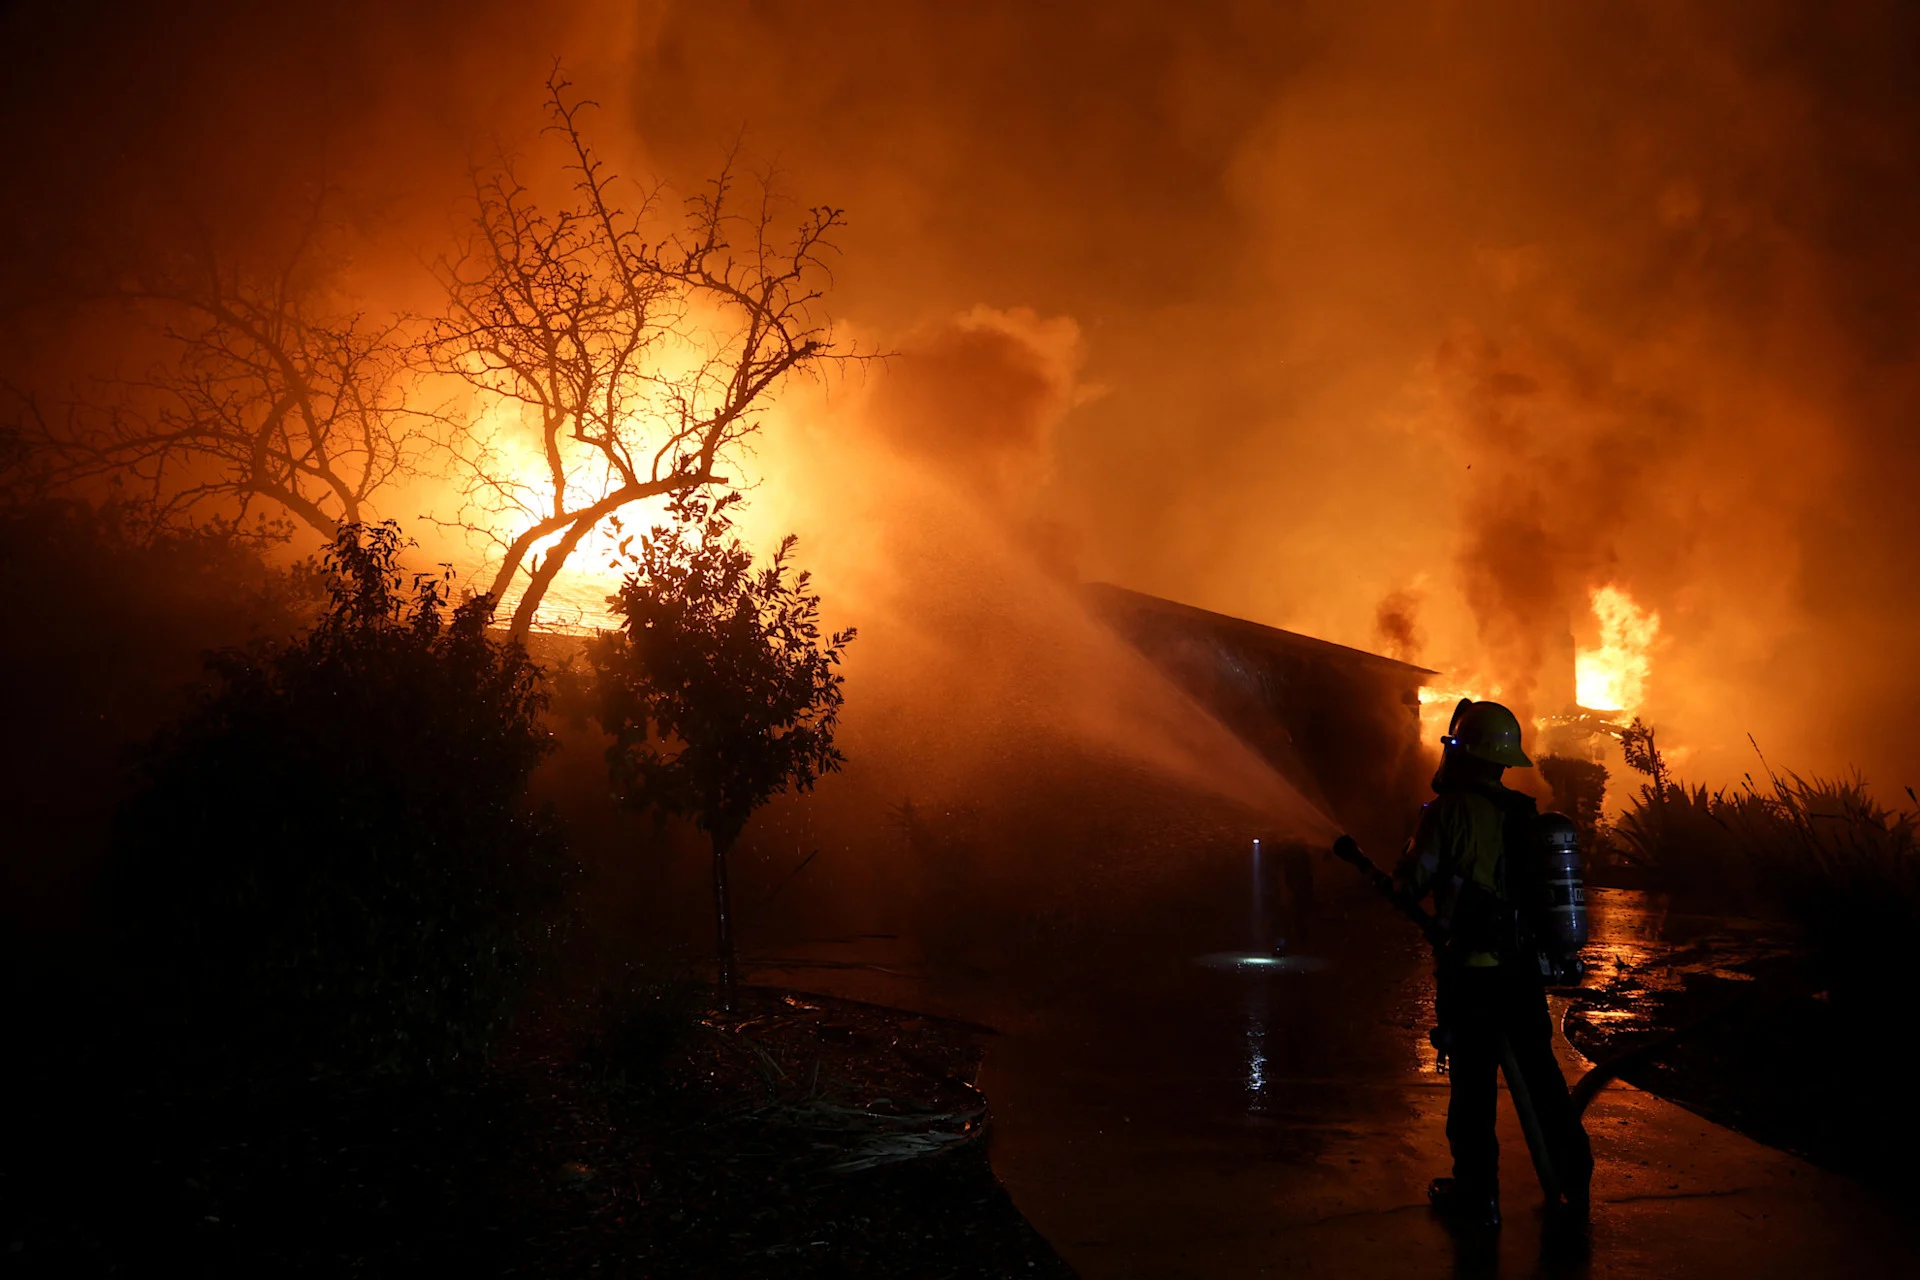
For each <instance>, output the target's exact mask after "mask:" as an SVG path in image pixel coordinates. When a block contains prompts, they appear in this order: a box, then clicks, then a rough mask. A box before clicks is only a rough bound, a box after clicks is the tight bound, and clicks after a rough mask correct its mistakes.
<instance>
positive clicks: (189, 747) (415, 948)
mask: <svg viewBox="0 0 1920 1280" xmlns="http://www.w3.org/2000/svg"><path fill="white" fill-rule="evenodd" d="M399 546H400V540H399V534H398V531H397V530H396V528H395V527H394V526H393V525H391V524H387V525H381V526H376V527H372V528H365V527H358V526H354V527H348V528H346V529H343V530H342V532H341V533H340V535H339V536H338V537H337V538H336V539H335V541H334V543H333V546H332V548H331V550H330V551H329V552H328V553H327V555H326V557H325V561H324V569H325V573H326V581H327V587H328V591H329V594H330V603H329V605H328V607H327V609H326V611H325V613H324V615H323V616H322V617H321V618H320V620H319V621H318V623H317V624H316V625H315V626H314V627H313V628H312V629H311V630H310V631H309V632H308V633H307V634H305V635H304V636H302V637H301V638H299V639H297V640H295V641H293V642H291V643H279V644H275V643H263V644H256V645H254V646H252V647H250V648H245V649H229V650H226V651H223V652H220V653H217V654H214V655H212V656H211V657H210V659H209V664H210V667H211V670H212V673H213V675H214V676H215V677H216V680H215V684H214V686H213V688H212V689H211V690H210V691H208V692H206V693H205V694H203V695H202V696H201V697H200V698H199V699H198V700H197V701H196V703H195V704H194V706H193V707H192V709H191V710H190V711H189V712H188V714H187V715H186V716H185V717H184V719H182V720H181V721H180V722H179V723H178V724H177V725H175V726H173V727H172V728H171V729H169V730H168V731H167V732H165V733H164V734H163V735H162V736H161V737H160V738H158V739H157V740H156V741H155V742H154V743H153V744H152V745H151V746H150V747H149V749H148V751H147V753H146V755H145V758H144V761H143V768H142V771H143V774H144V778H145V781H146V787H145V789H144V792H143V793H142V794H141V795H140V796H139V797H138V798H137V800H136V801H135V802H134V803H133V804H132V806H131V807H130V808H129V811H128V812H127V813H126V815H125V823H124V831H125V846H126V847H125V858H124V865H123V868H122V873H123V874H122V876H121V877H120V884H119V887H120V889H121V893H120V895H119V897H118V903H119V906H120V911H121V914H122V920H121V924H122V936H123V938H125V939H126V940H127V941H128V942H129V943H130V944H131V946H132V948H133V951H132V958H133V959H134V960H135V961H136V962H137V963H138V964H140V965H141V966H142V967H148V968H151V969H152V970H153V971H154V972H155V973H156V975H157V978H158V984H159V989H158V990H157V991H156V992H155V995H156V997H157V999H158V1000H159V1001H160V1002H161V1004H162V1005H163V1007H170V1008H176V1009H177V1011H178V1013H179V1014H180V1015H181V1016H182V1017H183V1018H184V1019H185V1020H186V1021H187V1023H188V1024H189V1025H191V1026H193V1027H195V1028H196V1029H198V1030H199V1031H201V1032H204V1033H205V1034H206V1035H208V1036H210V1037H211V1038H212V1039H213V1040H214V1041H217V1042H232V1043H234V1044H236V1045H237V1046H238V1047H240V1048H241V1049H242V1050H243V1051H245V1052H248V1053H250V1054H256V1055H262V1056H265V1057H274V1056H276V1055H281V1054H285V1055H288V1056H289V1057H291V1058H292V1059H293V1060H295V1061H298V1062H302V1063H322V1064H326V1065H327V1066H329V1067H333V1068H339V1069H344V1070H365V1069H414V1068H421V1067H433V1066H437V1065H440V1064H443V1063H445V1062H447V1061H449V1060H451V1059H453V1058H455V1057H457V1056H459V1055H462V1054H471V1053H473V1052H475V1051H477V1050H481V1049H482V1048H484V1046H485V1044H486V1043H487V1040H488V1038H489V1036H490V1034H491V1033H492V1032H493V1031H494V1030H495V1029H496V1028H497V1026H498V1025H499V1024H500V1022H501V1020H502V1018H503V1016H504V1014H505V1011H506V1005H507V1001H508V998H509V997H510V996H511V994H512V992H513V990H514V988H515V985H516V983H517V982H518V980H519V979H521V978H522V977H523V976H524V975H525V973H526V971H527V967H528V964H529V962H530V960H531V959H532V958H533V957H534V955H535V954H536V952H537V951H538V949H539V948H540V946H541V944H542V941H543V938H544V937H545V935H546V934H547V933H548V932H549V930H550V928H551V923H550V921H551V912H552V909H553V908H554V907H555V905H556V903H557V901H558V888H559V884H560V878H561V875H562V865H563V864H562V858H561V846H560V842H559V838H558V833H557V829H556V827H555V825H554V823H553V820H552V819H551V817H550V816H549V815H547V814H544V813H537V812H535V811H533V810H532V809H531V807H530V805H529V802H528V800H527V781H528V777H529V775H530V774H531V772H532V770H533V768H534V766H535V765H536V764H537V763H538V762H539V760H540V759H541V757H542V756H543V755H544V754H545V753H546V751H547V750H548V738H547V734H546V732H545V730H544V728H543V727H542V726H541V723H540V718H539V717H540V712H541V708H542V706H543V701H544V698H543V695H542V694H541V692H540V691H539V689H538V686H537V674H538V673H537V669H536V668H535V667H534V666H533V665H532V664H531V663H530V662H529V661H528V660H527V658H526V655H525V653H524V652H523V651H522V650H521V648H520V647H519V646H518V645H517V644H512V643H503V642H501V641H498V640H496V639H494V638H493V637H491V636H490V635H488V633H487V631H486V627H487V622H488V615H489V611H490V602H489V601H487V600H486V599H485V598H484V597H483V598H479V599H475V600H472V601H469V602H468V603H465V604H463V605H461V606H460V607H459V608H457V609H454V610H452V611H451V615H450V616H449V613H448V610H447V607H446V591H447V584H446V582H445V580H444V579H442V578H439V577H434V576H431V575H415V576H414V577H413V579H412V582H411V584H410V585H409V584H407V583H406V581H405V575H403V574H402V572H401V570H400V569H399V567H398V564H397V556H398V552H399Z"/></svg>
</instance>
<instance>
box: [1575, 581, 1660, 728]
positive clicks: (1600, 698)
mask: <svg viewBox="0 0 1920 1280" xmlns="http://www.w3.org/2000/svg"><path fill="white" fill-rule="evenodd" d="M1593 616H1594V617H1595V618H1597V619H1599V621H1600V647H1599V648H1597V649H1582V650H1580V651H1579V652H1578V653H1576V654H1575V655H1574V686H1575V689H1576V690H1577V692H1578V697H1579V700H1580V705H1581V706H1583V707H1587V708H1589V709H1591V710H1594V711H1633V710H1636V709H1638V707H1639V706H1640V703H1641V701H1642V699H1644V698H1645V696H1646V689H1647V676H1648V674H1649V673H1650V671H1651V670H1652V665H1653V664H1652V659H1651V658H1650V657H1649V652H1650V651H1651V649H1652V648H1653V642H1654V640H1655V638H1657V637H1658V636H1659V634H1660V615H1659V614H1657V613H1653V612H1650V611H1648V610H1645V609H1642V608H1641V607H1640V606H1639V605H1637V604H1635V603H1634V602H1633V597H1632V596H1630V595H1628V594H1627V593H1626V592H1624V591H1622V590H1621V589H1620V588H1619V587H1616V586H1611V585H1609V586H1605V587H1600V588H1597V589H1596V590H1595V591H1594V593H1593Z"/></svg>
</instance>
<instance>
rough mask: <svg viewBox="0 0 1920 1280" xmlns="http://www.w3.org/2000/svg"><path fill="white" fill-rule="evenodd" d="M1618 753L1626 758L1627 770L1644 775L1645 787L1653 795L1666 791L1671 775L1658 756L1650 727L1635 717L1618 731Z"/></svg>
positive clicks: (1664, 761)
mask: <svg viewBox="0 0 1920 1280" xmlns="http://www.w3.org/2000/svg"><path fill="white" fill-rule="evenodd" d="M1620 751H1621V754H1622V755H1624V756H1625V757H1626V761H1627V768H1629V769H1632V770H1633V771H1634V772H1635V773H1643V774H1645V775H1646V776H1647V782H1646V784H1645V785H1646V786H1648V787H1651V788H1652V789H1653V791H1654V793H1655V794H1659V793H1661V792H1664V791H1665V790H1666V789H1667V786H1668V784H1669V782H1671V780H1672V775H1671V774H1670V773H1669V772H1668V771H1667V758H1666V757H1665V756H1663V755H1661V754H1660V745H1659V743H1657V742H1656V741H1655V740H1654V729H1653V726H1652V725H1650V724H1648V723H1647V722H1646V721H1645V720H1642V719H1641V718H1640V717H1639V716H1635V717H1634V718H1633V723H1632V724H1630V725H1628V726H1627V727H1626V728H1624V729H1622V730H1621V731H1620Z"/></svg>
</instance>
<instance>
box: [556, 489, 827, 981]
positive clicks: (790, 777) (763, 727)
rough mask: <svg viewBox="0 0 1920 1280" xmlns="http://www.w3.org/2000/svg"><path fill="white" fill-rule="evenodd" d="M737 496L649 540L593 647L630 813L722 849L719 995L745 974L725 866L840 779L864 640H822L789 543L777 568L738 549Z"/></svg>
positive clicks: (677, 519)
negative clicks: (676, 824)
mask: <svg viewBox="0 0 1920 1280" xmlns="http://www.w3.org/2000/svg"><path fill="white" fill-rule="evenodd" d="M739 501H740V495H739V494H738V493H728V494H726V495H724V496H722V497H720V498H718V499H708V498H705V497H702V496H699V495H697V494H683V495H680V496H679V497H677V498H676V499H675V500H674V501H673V503H672V505H671V506H670V508H669V514H670V516H671V517H672V522H671V523H669V524H662V525H658V526H655V528H654V529H653V530H652V532H651V533H650V534H649V535H647V536H646V537H643V538H642V539H640V544H639V550H638V551H637V552H635V553H632V554H633V570H632V572H631V573H629V574H628V575H627V578H626V581H625V582H624V583H623V584H622V585H621V588H620V593H619V595H618V596H616V597H615V598H614V606H615V609H616V611H617V612H618V613H619V614H620V615H621V618H622V624H621V628H620V630H618V631H616V632H613V633H611V634H610V635H607V636H605V637H603V638H602V639H601V640H600V641H599V642H598V643H597V644H596V645H595V646H594V648H593V651H592V661H593V666H594V670H595V673H596V675H597V677H598V682H599V685H600V690H601V707H600V721H601V725H602V726H603V727H604V728H605V729H606V730H607V732H608V733H610V734H612V735H613V737H614V743H613V745H612V746H611V747H609V748H608V749H607V763H608V767H609V771H610V773H611V776H612V778H613V782H614V785H615V786H616V787H617V788H618V790H619V791H620V793H621V796H622V798H623V800H624V801H625V802H626V803H627V804H628V805H630V806H631V807H633V808H636V809H641V810H650V811H653V812H656V813H663V814H674V815H678V816H682V817H688V818H691V819H692V820H693V822H694V824H695V825H696V826H697V827H698V828H699V829H700V830H701V831H704V832H706V833H707V836H708V838H709V839H710V840H711V842H712V845H713V894H714V918H715V923H716V926H717V929H718V935H719V958H720V965H719V969H720V988H721V996H722V999H723V1001H724V1002H725V1005H726V1007H727V1008H729V1009H730V1008H732V1007H733V994H734V985H735V977H736V969H737V961H736V953H735V949H734V938H733V913H732V903H731V895H730V891H729V888H728V884H727V852H728V850H730V849H731V848H732V847H733V844H734V842H735V841H736V840H737V839H738V838H739V836H740V832H741V830H742V828H744V827H745V826H746V824H747V820H748V818H749V817H751V816H752V814H753V811H754V810H755V809H757V808H759V807H760V806H761V805H763V804H765V803H766V802H767V801H768V800H769V799H771V798H772V797H773V796H774V795H776V794H778V793H779V792H782V791H785V790H787V789H788V788H789V787H791V788H793V789H795V790H798V791H803V792H804V791H808V790H810V789H811V788H812V787H813V784H814V783H815V782H816V781H818V780H819V778H820V777H821V776H822V775H824V774H827V773H832V772H834V771H836V770H837V769H839V767H840V764H841V762H842V761H843V759H844V757H843V756H842V755H841V754H840V752H839V751H838V750H836V749H835V747H834V745H833V737H834V731H835V729H836V727H837V725H838V721H839V713H840V705H841V702H842V693H841V687H840V686H841V680H842V677H841V675H840V674H839V672H838V670H837V668H838V666H839V664H840V657H841V654H842V652H843V651H844V650H845V648H846V646H847V645H848V644H849V643H851V642H852V641H853V638H854V634H855V633H854V630H853V628H851V627H849V628H848V629H846V630H844V631H837V632H834V633H833V634H832V635H828V636H823V635H822V633H821V630H820V625H819V616H820V597H819V596H817V595H812V594H809V592H808V587H809V585H810V581H811V579H810V575H809V574H807V573H806V572H804V571H802V572H799V573H793V572H792V571H791V569H790V565H789V558H790V556H791V554H792V551H793V547H794V543H795V541H796V539H795V538H794V537H792V536H788V537H787V538H786V539H785V540H784V541H782V542H781V544H780V549H779V550H778V551H776V552H775V553H774V556H773V559H772V561H771V563H769V564H767V565H766V566H765V567H763V568H760V569H757V570H756V569H755V568H754V564H753V554H752V552H750V551H749V550H747V548H746V547H745V546H743V545H742V544H741V542H740V540H739V539H738V538H737V537H735V536H733V533H732V529H733V520H732V517H731V516H730V515H729V512H730V510H731V509H732V508H733V506H734V505H735V504H736V503H738V502H739Z"/></svg>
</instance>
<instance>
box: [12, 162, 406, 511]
mask: <svg viewBox="0 0 1920 1280" xmlns="http://www.w3.org/2000/svg"><path fill="white" fill-rule="evenodd" d="M325 204H326V200H325V197H324V196H320V197H316V198H315V200H314V201H313V204H312V206H311V209H310V216H309V219H308V221H307V225H306V226H305V228H304V230H303V232H302V234H301V235H300V236H299V237H298V238H297V240H296V241H295V243H294V244H293V246H292V248H291V249H290V250H288V251H287V252H286V253H284V254H283V255H281V256H280V257H279V259H278V260H277V261H273V262H269V263H267V264H264V265H262V264H257V263H252V264H250V263H244V262H243V261H242V260H241V256H240V255H237V254H227V253H223V252H222V251H221V249H220V248H219V247H217V246H216V245H215V244H214V242H213V240H212V237H211V236H205V235H203V236H202V238H201V243H200V244H199V245H198V246H197V247H196V248H195V249H194V250H193V251H192V252H190V253H185V254H179V255H168V256H167V258H166V260H164V261H157V262H148V263H146V264H144V265H142V266H141V267H139V268H137V269H135V270H133V271H131V272H129V273H128V274H126V275H125V276H124V277H123V278H121V279H119V280H117V281H116V282H115V283H114V285H113V286H112V293H113V295H114V296H115V297H116V298H118V299H120V300H123V301H127V302H131V303H133V304H135V305H136V306H139V307H142V308H145V309H147V310H149V311H150V312H152V313H153V315H154V317H155V319H156V321H157V323H158V325H159V330H160V334H161V337H162V340H163V344H164V346H165V348H166V349H167V352H168V354H167V356H166V358H164V359H162V360H160V361H157V362H156V363H155V364H154V366H153V367H152V368H150V369H149V370H148V371H147V372H146V373H145V374H144V375H142V376H139V377H134V378H116V379H112V380H103V381H102V382H100V383H99V384H97V385H96V386H95V387H94V388H92V389H91V390H89V391H88V392H86V393H83V394H82V395H81V396H79V397H78V398H76V400H75V401H74V402H72V403H70V404H68V405H66V406H64V411H56V412H52V413H49V412H48V411H47V407H46V406H45V405H43V404H42V403H40V402H38V401H37V400H31V399H27V398H25V397H22V398H21V399H22V405H21V408H20V411H19V412H17V413H16V414H15V415H14V417H15V421H16V427H15V430H16V431H17V432H18V433H19V435H20V438H21V439H22V441H23V442H24V443H25V444H26V445H27V446H28V447H30V448H31V449H32V450H33V452H34V455H35V457H36V460H37V465H38V467H39V468H40V470H41V476H40V479H41V480H42V482H43V483H44V484H46V485H47V486H48V487H50V488H53V489H79V490H86V489H89V488H97V487H102V486H105V487H110V489H111V492H112V494H113V496H114V498H115V500H116V501H117V502H118V503H119V504H120V505H121V506H122V507H123V508H127V509H130V510H132V511H133V512H135V513H137V514H139V515H141V516H144V517H145V518H146V519H147V520H148V521H150V522H151V523H152V524H153V525H154V526H156V527H165V526H170V525H176V524H182V523H189V522H192V521H195V520H198V519H201V518H203V517H204V516H205V515H206V514H207V513H208V512H211V513H213V514H214V515H215V516H217V517H219V518H222V519H233V518H235V516H236V515H237V516H238V518H239V519H241V520H244V519H245V518H246V517H247V516H248V515H249V514H251V513H255V512H256V511H257V509H258V508H259V507H260V505H261V504H263V503H264V504H266V506H267V508H268V510H269V511H271V513H272V516H273V517H274V518H277V519H278V520H280V521H286V520H291V521H296V522H298V523H299V524H303V525H306V526H307V527H309V528H311V529H312V530H314V531H315V532H317V533H319V534H320V535H322V536H323V537H325V538H329V539H331V538H332V537H333V536H334V534H335V533H337V532H338V530H339V529H340V528H341V527H342V526H344V525H350V524H359V523H363V522H365V521H366V520H368V519H369V518H370V517H371V516H372V515H373V514H374V511H373V506H374V501H375V497H376V495H377V494H378V493H379V491H380V490H381V489H382V488H383V487H384V486H386V485H387V484H388V483H389V482H390V481H392V480H393V479H394V478H395V477H396V476H398V475H400V474H402V473H404V472H407V471H409V470H410V469H411V468H412V467H413V465H414V464H415V463H416V461H417V460H418V458H419V456H420V454H421V451H422V450H423V448H424V447H425V446H426V444H427V442H428V439H429V433H428V431H427V429H426V428H427V426H428V422H427V419H426V417H425V415H422V414H419V413H417V412H415V411H414V410H412V409H410V408H409V406H408V403H407V395H408V391H409V388H410V385H411V379H410V378H409V377H408V371H407V363H408V359H407V357H408V348H409V345H410V344H409V342H408V340H407V338H406V336H405V335H404V334H403V333H402V331H401V328H400V323H399V322H398V321H397V320H395V321H384V322H382V321H375V320H371V319H369V317H367V316H366V315H365V314H362V313H359V312H356V311H354V310H352V309H351V308H350V307H347V306H344V305H341V304H340V303H338V302H337V300H335V299H334V298H332V297H331V296H330V295H329V292H328V290H327V288H326V272H325V269H324V264H323V262H322V259H323V258H324V254H323V252H322V249H321V243H320V242H321V241H322V240H323V239H324V233H325V221H326V219H325ZM258 513H259V514H261V515H263V516H264V515H266V514H267V512H266V511H259V512H258Z"/></svg>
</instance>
